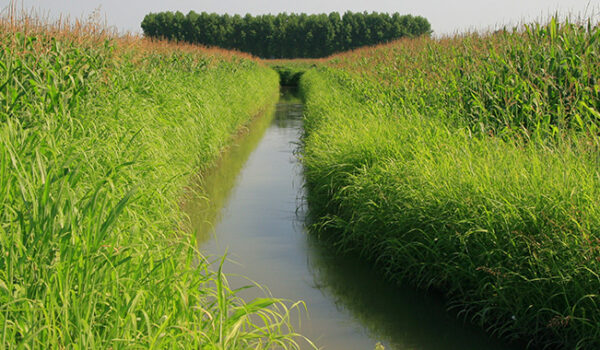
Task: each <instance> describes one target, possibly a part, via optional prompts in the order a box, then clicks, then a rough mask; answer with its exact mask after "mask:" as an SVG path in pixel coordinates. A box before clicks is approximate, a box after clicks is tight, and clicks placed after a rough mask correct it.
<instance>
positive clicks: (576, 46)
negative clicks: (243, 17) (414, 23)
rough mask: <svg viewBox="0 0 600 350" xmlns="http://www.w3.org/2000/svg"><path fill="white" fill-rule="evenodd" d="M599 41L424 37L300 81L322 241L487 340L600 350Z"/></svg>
mask: <svg viewBox="0 0 600 350" xmlns="http://www.w3.org/2000/svg"><path fill="white" fill-rule="evenodd" d="M599 67H600V29H599V28H598V26H596V25H595V24H593V23H589V24H588V23H586V24H584V25H579V24H572V23H557V22H556V21H555V20H552V21H551V22H550V23H549V24H548V25H537V24H535V25H531V26H527V27H524V28H521V29H519V30H515V31H498V32H496V33H494V34H489V35H477V34H473V35H464V36H460V37H455V38H448V39H439V40H433V39H428V38H424V39H416V40H404V41H399V42H396V43H394V44H391V45H385V46H380V47H376V48H367V49H360V50H356V51H354V52H351V53H347V54H342V55H337V56H333V57H331V58H330V59H328V60H327V61H326V62H324V63H323V64H322V65H321V67H320V68H318V69H313V70H310V71H308V72H306V73H305V74H304V75H303V76H302V78H301V82H300V85H301V89H302V91H303V94H304V97H305V100H306V109H305V116H306V123H305V128H306V132H307V136H306V139H305V149H304V165H305V173H306V177H307V185H308V187H309V204H310V208H311V211H312V215H313V218H314V220H315V224H316V225H318V226H321V227H322V228H323V230H322V232H323V233H322V236H323V237H324V238H325V239H329V240H331V241H332V242H334V243H335V246H336V247H337V248H338V249H340V250H359V251H360V252H361V253H362V254H363V255H364V256H365V257H366V258H368V259H369V260H370V261H371V262H375V263H377V264H378V266H380V267H381V268H383V269H385V270H386V271H387V274H388V276H389V278H390V279H391V280H395V281H399V282H403V283H404V282H406V281H409V282H411V283H414V284H415V285H417V286H419V287H422V288H435V289H439V290H441V291H443V292H444V293H445V294H446V295H447V296H448V297H449V300H450V303H451V306H452V307H453V308H455V309H456V310H458V311H459V314H460V315H461V316H463V317H465V318H467V319H471V320H474V321H475V322H477V323H480V324H481V325H482V326H483V327H485V328H487V329H489V330H490V331H491V332H492V333H495V334H497V335H500V336H502V337H505V338H508V339H520V340H524V341H525V342H527V343H528V344H529V345H533V346H540V347H546V346H547V347H554V346H556V347H561V348H580V349H593V348H597V347H598V346H600V340H599V339H600V312H599V311H598V310H600V309H599V308H598V302H599V301H600V299H599V295H598V291H599V290H600V277H599V275H598V273H599V271H600V227H599V223H600V204H599V203H600V201H599V199H600V182H599V178H600V177H599V173H598V170H599V163H598V156H597V154H598V153H597V152H598V145H599V140H598V136H597V135H598V126H599V122H598V120H599V117H600V113H599V111H600V88H599V82H598V76H599V74H600V68H599Z"/></svg>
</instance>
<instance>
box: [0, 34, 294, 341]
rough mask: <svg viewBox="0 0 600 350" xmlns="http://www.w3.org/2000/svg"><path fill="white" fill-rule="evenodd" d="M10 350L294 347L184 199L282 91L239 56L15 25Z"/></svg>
mask: <svg viewBox="0 0 600 350" xmlns="http://www.w3.org/2000/svg"><path fill="white" fill-rule="evenodd" d="M2 28H3V30H2V34H0V42H1V43H2V45H0V122H1V123H0V208H1V210H0V253H1V254H0V347H2V348H20V349H21V348H44V349H45V348H67V347H69V348H70V347H75V348H113V349H117V348H161V349H164V348H195V349H198V348H202V349H232V348H252V349H255V348H273V347H277V348H279V347H283V348H294V347H296V343H295V341H294V338H295V335H294V333H293V330H291V329H290V328H289V323H288V322H287V321H288V317H289V316H290V314H289V312H290V307H292V308H295V307H296V306H295V305H291V306H290V305H289V303H284V302H282V301H281V300H278V299H273V298H265V299H257V300H254V301H248V302H243V301H242V300H240V299H239V298H238V297H237V296H236V291H234V290H230V289H229V288H228V286H227V282H226V279H225V277H224V275H223V273H222V272H221V271H220V270H218V271H213V270H210V269H209V263H208V262H207V261H206V260H205V258H204V257H202V256H201V255H200V254H199V253H198V252H197V251H196V249H195V242H194V237H193V234H192V233H191V232H190V233H187V232H184V231H183V230H182V229H181V228H182V227H186V226H188V225H187V224H186V222H187V218H186V217H185V216H184V215H183V214H182V212H181V210H180V203H181V202H182V200H183V198H182V195H183V193H184V187H185V186H186V185H187V184H189V183H190V177H192V176H195V175H194V174H197V173H198V171H202V170H206V169H208V168H209V167H210V166H211V165H212V164H213V163H214V162H215V160H216V159H217V157H218V155H219V153H220V152H221V150H222V149H223V148H224V147H225V146H226V145H227V144H228V142H229V139H230V137H231V135H232V134H234V133H235V132H236V130H238V129H239V128H240V127H241V126H243V125H244V124H246V123H247V122H248V121H249V120H250V118H251V117H252V116H254V115H256V114H257V113H259V112H260V110H261V109H263V108H264V107H265V106H268V105H269V104H272V103H273V102H274V98H276V94H277V91H278V80H277V74H276V73H275V72H273V71H272V70H270V69H268V68H267V67H265V66H263V65H261V64H259V63H257V62H256V61H254V60H251V59H249V58H245V57H240V56H235V55H232V54H230V53H227V52H216V51H203V50H198V49H194V48H193V47H184V46H177V45H167V44H164V43H151V42H147V41H141V40H138V39H126V38H124V39H117V38H103V37H99V36H96V35H86V34H85V32H83V33H82V32H80V33H73V32H69V31H66V32H65V31H64V30H63V31H60V30H58V31H57V30H51V29H45V30H39V28H38V30H36V29H32V28H28V27H27V26H26V25H24V26H17V27H14V26H12V25H10V23H8V22H3V23H2Z"/></svg>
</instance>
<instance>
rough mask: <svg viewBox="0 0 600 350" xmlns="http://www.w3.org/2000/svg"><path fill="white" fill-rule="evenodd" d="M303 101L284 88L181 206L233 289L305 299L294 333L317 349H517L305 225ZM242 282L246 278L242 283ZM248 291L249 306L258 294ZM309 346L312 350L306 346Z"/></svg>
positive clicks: (201, 243)
mask: <svg viewBox="0 0 600 350" xmlns="http://www.w3.org/2000/svg"><path fill="white" fill-rule="evenodd" d="M302 133H303V130H302V104H301V101H300V100H299V99H298V98H296V97H295V96H294V95H293V91H290V90H285V91H284V92H283V93H282V96H281V99H280V101H279V103H278V104H277V105H276V106H275V110H274V111H273V112H272V113H267V115H264V116H263V117H260V118H259V119H257V120H255V121H254V123H253V124H252V125H251V126H250V127H249V133H248V134H247V135H245V136H243V137H240V138H239V140H237V142H236V143H235V144H234V145H233V146H232V147H231V149H230V150H229V152H227V153H226V154H225V155H224V157H223V159H222V160H221V162H220V164H219V166H218V167H217V168H215V170H214V171H213V172H212V173H209V174H206V177H205V180H204V182H203V186H204V188H205V192H206V193H207V197H208V198H204V199H202V198H199V199H197V200H196V201H193V202H190V203H188V204H187V205H186V206H185V210H186V212H187V213H188V215H190V217H191V219H192V225H193V228H194V230H196V232H197V236H198V245H199V249H200V250H201V251H202V252H203V253H204V254H205V255H207V256H213V257H218V256H222V255H223V254H227V257H228V261H227V262H226V263H225V265H224V271H225V272H226V273H228V275H229V276H228V279H229V281H230V285H231V287H232V288H237V287H241V286H245V285H249V284H251V283H252V282H250V281H249V280H248V279H250V280H251V281H255V282H257V283H259V284H260V285H262V286H263V287H265V288H267V289H268V292H270V293H271V294H272V295H273V296H275V297H278V298H283V299H287V300H291V301H297V300H302V301H304V302H305V303H306V307H307V309H308V313H306V312H301V313H300V316H299V317H300V320H299V321H298V320H297V322H295V327H296V329H295V330H296V331H297V332H298V333H301V334H303V335H305V336H306V337H308V338H309V339H311V340H312V341H313V342H314V343H315V344H316V345H317V346H318V347H319V348H322V349H367V350H372V349H374V348H375V344H376V343H377V342H381V344H383V345H384V346H385V349H402V350H408V349H415V350H434V349H435V350H450V349H457V350H458V349H461V350H462V349H491V350H496V349H497V350H500V349H513V348H511V347H508V346H506V345H504V344H502V343H501V342H499V341H498V340H497V339H493V338H490V337H489V336H487V335H486V334H484V333H483V332H482V331H481V330H480V329H478V328H476V327H473V326H470V325H465V324H464V323H463V322H462V321H460V320H458V319H457V318H456V317H454V315H452V314H451V313H448V312H447V311H446V306H445V305H444V303H443V301H442V300H441V299H440V298H439V297H436V296H431V295H426V294H425V293H423V292H420V291H416V290H414V289H412V288H410V287H408V286H407V287H398V286H394V285H390V284H389V283H386V282H385V281H384V279H383V278H382V276H380V274H379V273H378V271H376V270H374V269H373V268H372V267H370V266H368V265H367V264H365V263H364V262H363V261H361V259H358V258H357V257H355V256H351V255H346V256H340V255H337V254H333V253H332V251H331V249H329V248H328V247H327V246H326V245H324V244H323V243H321V242H319V241H318V240H317V239H315V236H314V235H311V234H309V233H308V232H307V229H306V221H305V218H306V212H307V208H306V203H305V201H304V198H305V192H304V191H305V189H304V178H303V175H302V166H301V164H300V162H299V160H298V154H297V152H298V147H299V142H300V141H299V140H300V138H301V136H302ZM241 276H245V277H241ZM264 293H265V291H263V290H260V289H259V288H251V289H247V290H244V291H242V293H241V294H240V295H241V296H242V297H244V298H245V299H246V300H247V301H250V300H251V299H253V298H255V297H262V296H264ZM304 347H305V348H309V346H308V344H305V346H304Z"/></svg>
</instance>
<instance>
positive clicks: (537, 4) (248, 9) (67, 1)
mask: <svg viewBox="0 0 600 350" xmlns="http://www.w3.org/2000/svg"><path fill="white" fill-rule="evenodd" d="M8 3H9V0H0V8H2V9H4V8H6V6H7V5H8ZM17 3H19V4H20V5H19V6H20V7H21V6H22V7H24V8H25V9H27V10H28V9H36V10H37V11H39V12H41V13H43V14H45V15H47V16H49V17H51V18H56V17H57V16H58V15H59V14H63V15H69V16H70V17H71V18H82V17H87V16H88V15H89V14H90V13H92V11H94V10H95V9H97V8H100V11H101V13H102V15H103V17H105V18H106V22H107V24H108V25H111V26H115V27H117V28H118V29H119V30H121V31H133V32H141V29H140V23H141V22H142V19H143V18H144V15H145V14H147V13H149V12H159V11H181V12H183V13H184V14H185V13H188V12H189V11H190V10H194V11H196V12H202V11H206V12H217V13H221V14H222V13H229V14H236V13H237V14H241V15H244V14H246V13H251V14H265V13H273V14H274V13H279V12H288V13H290V12H305V13H322V12H331V11H338V12H340V13H342V12H345V11H347V10H350V11H354V12H356V11H360V12H362V11H369V12H371V11H377V12H399V13H401V14H412V15H421V16H424V17H426V18H427V19H428V20H429V21H430V22H431V25H432V27H433V30H434V32H435V33H436V34H438V35H440V34H442V35H443V34H452V33H454V32H457V31H459V32H461V31H465V30H467V29H477V30H479V29H489V28H490V27H495V26H497V25H503V24H515V23H519V22H522V21H531V20H535V19H540V18H542V19H546V18H548V17H549V14H553V13H555V12H557V11H558V12H559V13H561V14H566V13H571V14H575V15H580V14H585V13H587V15H588V16H589V15H595V16H596V18H598V14H599V10H600V0H369V1H359V0H297V1H294V2H286V1H283V0H253V1H242V0H171V1H160V0H17Z"/></svg>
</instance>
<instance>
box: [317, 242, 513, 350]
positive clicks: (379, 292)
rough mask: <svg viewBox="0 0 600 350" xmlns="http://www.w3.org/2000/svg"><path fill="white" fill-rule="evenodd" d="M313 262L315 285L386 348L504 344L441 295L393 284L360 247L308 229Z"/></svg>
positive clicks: (497, 346)
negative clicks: (344, 249) (342, 248)
mask: <svg viewBox="0 0 600 350" xmlns="http://www.w3.org/2000/svg"><path fill="white" fill-rule="evenodd" d="M308 245H309V249H308V250H307V251H308V252H309V268H310V270H311V272H312V274H313V277H314V284H315V286H316V287H317V288H319V289H321V290H322V291H324V292H325V293H327V294H328V295H329V296H330V297H332V298H333V299H334V300H335V304H336V306H337V307H338V308H339V309H343V310H347V311H348V312H350V313H351V315H352V316H353V317H354V318H356V319H358V320H359V321H360V323H361V324H362V325H363V326H364V327H365V328H366V329H367V331H368V332H369V333H371V337H372V338H375V339H378V340H381V342H382V344H383V345H384V346H385V348H386V349H420V350H434V349H435V350H437V349H488V350H492V349H506V348H507V347H506V346H505V345H503V344H501V343H500V342H499V341H498V340H497V339H493V338H489V337H487V336H485V335H484V334H482V333H481V331H480V330H478V329H476V328H475V327H472V326H469V325H468V324H464V323H463V322H460V321H458V320H457V319H456V318H455V317H454V315H452V314H451V313H449V312H448V311H447V310H446V306H445V302H444V300H443V298H442V296H441V295H438V294H432V293H423V292H420V291H416V290H415V289H414V288H412V287H410V286H401V285H395V284H390V283H389V282H387V281H386V279H385V278H384V276H383V275H382V274H381V271H378V270H377V269H375V268H373V267H371V266H369V264H366V263H365V261H364V259H362V258H361V257H360V256H359V255H358V253H355V252H349V253H346V254H335V253H333V254H332V251H334V249H333V248H332V247H331V246H329V245H328V243H326V242H324V241H322V240H319V239H318V238H317V234H316V233H313V234H311V235H308Z"/></svg>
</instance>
